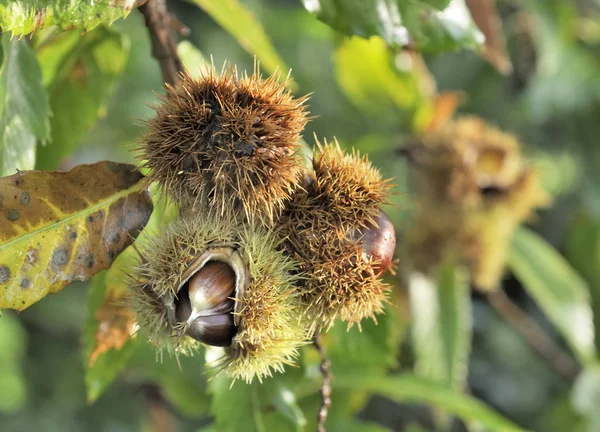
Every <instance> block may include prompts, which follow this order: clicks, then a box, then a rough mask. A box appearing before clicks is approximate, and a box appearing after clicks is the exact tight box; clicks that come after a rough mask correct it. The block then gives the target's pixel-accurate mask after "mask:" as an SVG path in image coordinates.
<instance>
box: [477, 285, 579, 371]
mask: <svg viewBox="0 0 600 432" xmlns="http://www.w3.org/2000/svg"><path fill="white" fill-rule="evenodd" d="M487 299H488V302H489V304H490V305H491V306H492V308H493V309H494V310H495V311H496V312H497V313H498V315H500V316H501V317H502V318H504V319H505V320H506V321H507V322H508V323H509V324H510V325H511V326H513V327H514V328H515V329H516V330H517V331H518V332H519V333H521V335H522V336H523V338H524V339H525V341H526V342H527V343H528V344H529V346H531V347H532V348H533V349H535V350H536V351H537V352H538V354H539V355H540V356H541V357H542V358H544V359H545V360H546V361H547V362H548V363H549V364H550V365H551V366H552V367H553V368H554V369H555V370H556V371H557V372H558V373H559V374H560V375H562V376H563V377H564V378H566V379H567V380H569V381H572V380H573V379H574V378H575V377H576V376H577V373H578V369H579V368H578V366H577V364H576V363H575V362H574V361H573V360H572V359H571V358H570V357H569V356H568V355H566V354H565V353H564V352H563V351H562V350H561V348H560V347H558V346H557V345H556V342H555V341H554V340H553V339H552V338H551V337H550V336H548V335H547V334H546V333H545V332H544V331H543V330H542V329H541V328H540V327H539V326H538V325H537V323H535V321H533V320H532V319H531V318H530V317H529V316H528V315H527V314H526V313H525V312H523V311H522V310H521V309H520V308H519V307H518V306H517V305H516V304H514V303H513V302H512V301H511V300H510V298H509V297H508V296H507V295H506V294H505V293H504V292H503V291H501V290H498V291H495V292H492V293H489V294H488V295H487Z"/></svg>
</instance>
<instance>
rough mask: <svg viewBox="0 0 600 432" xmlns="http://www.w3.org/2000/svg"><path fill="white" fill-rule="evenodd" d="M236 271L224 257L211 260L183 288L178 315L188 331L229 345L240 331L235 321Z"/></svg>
mask: <svg viewBox="0 0 600 432" xmlns="http://www.w3.org/2000/svg"><path fill="white" fill-rule="evenodd" d="M235 283H236V275H235V272H234V271H233V269H232V268H231V267H230V266H229V265H227V264H225V263H223V262H220V261H209V262H208V263H206V264H205V265H204V267H202V268H201V269H200V270H198V272H197V273H196V274H194V275H193V276H192V277H191V278H190V280H189V281H188V283H187V284H186V285H185V286H184V287H182V289H181V290H180V291H179V298H178V300H177V301H176V308H175V319H176V320H177V322H181V323H186V324H187V326H186V334H187V335H188V336H190V337H192V338H194V339H196V340H198V341H200V342H202V343H205V344H207V345H215V346H228V345H231V341H232V339H233V337H234V336H235V333H236V331H237V330H236V328H235V325H234V322H233V314H232V312H233V308H234V304H235V302H234V300H233V299H232V298H231V297H233V296H234V295H235Z"/></svg>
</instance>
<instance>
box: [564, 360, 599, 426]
mask: <svg viewBox="0 0 600 432" xmlns="http://www.w3.org/2000/svg"><path fill="white" fill-rule="evenodd" d="M571 400H572V404H573V408H574V409H575V411H576V412H578V413H579V414H582V415H585V416H586V417H588V418H589V419H590V422H589V425H588V429H587V430H588V431H590V432H592V431H597V430H599V429H600V412H598V406H600V366H598V365H595V366H591V367H589V368H586V369H584V370H583V372H581V374H579V376H578V377H577V380H576V381H575V384H574V385H573V392H572V394H571Z"/></svg>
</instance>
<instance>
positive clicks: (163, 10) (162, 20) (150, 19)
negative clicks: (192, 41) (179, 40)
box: [139, 0, 183, 85]
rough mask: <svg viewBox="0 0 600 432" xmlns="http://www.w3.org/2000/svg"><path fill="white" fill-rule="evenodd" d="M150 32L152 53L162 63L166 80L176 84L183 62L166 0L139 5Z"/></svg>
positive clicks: (149, 1) (154, 0) (161, 66)
mask: <svg viewBox="0 0 600 432" xmlns="http://www.w3.org/2000/svg"><path fill="white" fill-rule="evenodd" d="M139 10H140V12H141V14H142V15H143V16H144V21H145V22H146V27H148V32H149V33H150V41H151V43H152V55H153V56H154V58H156V60H158V63H159V64H160V70H161V72H162V76H163V80H164V82H166V83H168V84H171V85H175V84H177V82H178V81H179V73H180V72H182V71H183V63H182V62H181V59H180V58H179V55H178V54H177V45H176V43H175V38H174V37H173V31H172V30H173V27H172V23H173V22H174V21H173V18H172V17H171V15H170V14H169V11H167V6H166V4H165V0H148V1H147V2H146V3H144V4H143V5H142V6H140V7H139Z"/></svg>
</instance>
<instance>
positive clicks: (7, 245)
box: [0, 162, 152, 310]
mask: <svg viewBox="0 0 600 432" xmlns="http://www.w3.org/2000/svg"><path fill="white" fill-rule="evenodd" d="M142 179H143V176H142V174H141V173H140V172H139V171H138V170H137V169H136V168H135V167H134V166H133V165H127V164H118V163H113V162H99V163H96V164H92V165H80V166H77V167H75V168H74V169H73V170H71V171H69V172H66V173H63V172H45V171H25V172H19V173H17V174H15V175H13V176H10V177H4V178H1V179H0V308H10V309H16V310H23V309H25V308H26V307H28V306H29V305H31V304H33V303H35V302H37V301H38V300H40V299H42V298H43V297H44V296H45V295H47V294H48V293H55V292H57V291H60V290H61V289H62V288H64V287H65V286H66V285H67V284H69V283H71V282H73V281H76V280H77V281H84V280H87V279H89V278H90V277H91V276H93V275H94V274H96V273H98V272H99V271H100V270H102V269H105V268H108V267H109V266H110V265H111V264H112V262H113V260H114V259H115V258H116V257H117V255H119V254H120V253H121V251H123V249H125V248H126V247H127V246H128V245H129V244H130V243H131V241H132V238H134V237H136V236H137V234H138V233H139V231H140V230H141V228H142V227H143V226H144V225H145V223H146V222H147V221H148V218H149V217H150V213H151V212H152V202H151V200H150V197H149V194H148V192H147V191H146V190H145V188H144V187H143V181H142Z"/></svg>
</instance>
